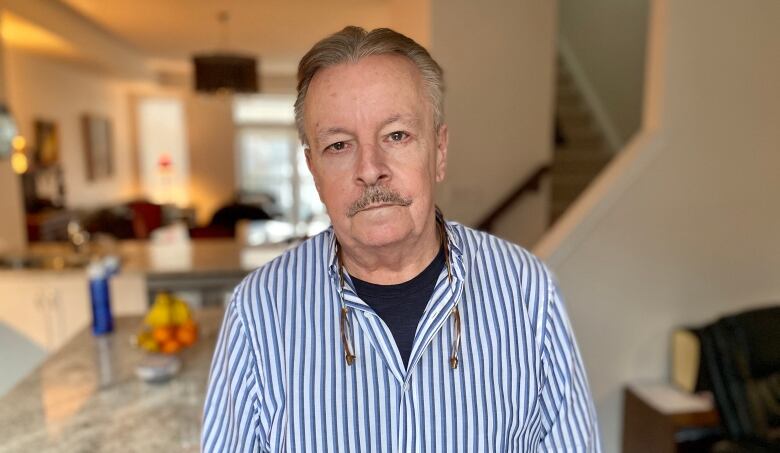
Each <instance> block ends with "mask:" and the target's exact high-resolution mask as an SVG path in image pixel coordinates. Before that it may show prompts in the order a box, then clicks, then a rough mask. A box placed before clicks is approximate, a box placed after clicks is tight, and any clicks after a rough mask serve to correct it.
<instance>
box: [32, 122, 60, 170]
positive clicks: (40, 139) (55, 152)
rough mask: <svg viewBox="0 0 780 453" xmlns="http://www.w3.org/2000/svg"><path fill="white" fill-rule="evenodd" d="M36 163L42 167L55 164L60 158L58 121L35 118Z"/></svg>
mask: <svg viewBox="0 0 780 453" xmlns="http://www.w3.org/2000/svg"><path fill="white" fill-rule="evenodd" d="M34 125H35V147H36V150H35V163H36V164H37V165H40V166H42V167H48V166H50V165H54V164H56V163H57V162H59V160H60V139H59V134H58V133H57V123H55V122H54V121H47V120H41V119H37V120H35V123H34Z"/></svg>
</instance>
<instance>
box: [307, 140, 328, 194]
mask: <svg viewBox="0 0 780 453" xmlns="http://www.w3.org/2000/svg"><path fill="white" fill-rule="evenodd" d="M303 155H304V156H306V166H307V167H309V173H311V177H312V179H314V188H316V189H317V194H318V195H320V178H319V175H318V174H317V171H316V170H315V169H314V163H313V162H312V159H311V148H309V146H308V145H304V148H303ZM320 201H322V195H320ZM323 203H324V202H323Z"/></svg>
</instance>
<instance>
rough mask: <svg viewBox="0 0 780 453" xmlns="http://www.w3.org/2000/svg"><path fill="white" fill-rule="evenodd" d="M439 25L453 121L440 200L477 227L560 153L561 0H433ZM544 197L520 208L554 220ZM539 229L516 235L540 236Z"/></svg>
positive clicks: (436, 35)
mask: <svg viewBox="0 0 780 453" xmlns="http://www.w3.org/2000/svg"><path fill="white" fill-rule="evenodd" d="M431 23H432V29H431V50H432V53H433V56H434V58H436V59H437V61H438V62H439V63H440V64H441V65H442V67H443V68H444V71H445V82H446V85H447V93H446V99H445V111H446V122H447V123H448V124H449V129H450V147H449V158H448V168H447V177H446V180H445V181H444V183H443V184H442V185H441V186H440V188H439V189H440V190H439V191H438V194H437V195H438V203H439V205H440V206H441V208H442V210H443V211H444V213H445V215H447V217H448V218H452V219H455V220H459V221H461V222H463V223H466V224H471V225H473V224H475V223H476V222H479V221H480V220H481V219H482V218H483V216H485V215H486V214H487V213H488V212H490V211H491V210H492V209H493V208H494V207H495V205H497V204H498V202H499V200H500V199H502V198H503V197H504V196H506V195H507V194H509V193H510V192H511V191H512V190H513V189H514V188H515V187H516V186H517V184H518V183H520V182H521V181H522V180H523V179H524V178H525V177H526V176H527V175H529V174H531V173H533V171H534V170H536V168H537V166H538V165H540V164H542V163H544V162H546V161H549V160H550V159H551V158H552V151H551V123H552V115H553V113H552V86H553V80H554V77H553V73H554V72H553V69H554V68H553V66H554V44H555V23H556V9H555V2H550V1H548V0H525V1H516V0H489V1H485V2H473V1H469V0H433V1H432V2H431ZM537 197H538V198H537V199H536V200H535V201H533V200H532V201H531V204H530V206H531V208H530V209H525V211H527V212H525V211H524V208H522V207H518V208H517V209H518V210H520V211H524V212H523V215H524V216H525V217H527V218H528V221H530V222H536V221H538V219H540V218H541V219H546V218H547V203H546V202H545V200H546V196H544V194H543V195H542V196H537ZM519 221H520V222H524V221H525V219H524V218H522V217H521V218H520V219H519ZM537 230H538V229H537V228H528V229H522V228H520V229H518V230H517V233H515V232H513V231H511V230H508V231H507V233H508V234H507V237H508V239H510V240H514V241H516V242H520V243H524V244H533V243H534V242H535V240H536V238H537V237H538V235H539V234H541V231H537ZM522 231H531V232H532V234H531V235H530V236H529V235H527V234H522Z"/></svg>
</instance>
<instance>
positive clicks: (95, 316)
mask: <svg viewBox="0 0 780 453" xmlns="http://www.w3.org/2000/svg"><path fill="white" fill-rule="evenodd" d="M87 275H89V295H90V299H91V300H92V333H94V334H95V335H105V334H107V333H111V332H112V331H113V330H114V317H113V316H111V300H110V295H109V291H108V277H109V276H108V273H107V271H106V268H105V266H104V265H103V264H102V263H100V262H95V263H92V264H90V265H89V268H88V269H87Z"/></svg>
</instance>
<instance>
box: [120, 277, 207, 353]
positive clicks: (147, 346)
mask: <svg viewBox="0 0 780 453" xmlns="http://www.w3.org/2000/svg"><path fill="white" fill-rule="evenodd" d="M197 340H198V324H197V323H196V322H195V320H194V319H193V317H192V310H191V309H190V306H189V305H187V302H185V301H183V300H182V299H180V298H178V297H176V296H174V295H172V294H170V293H168V292H160V293H157V295H156V296H155V298H154V304H152V308H151V309H150V310H149V312H148V313H147V314H146V316H145V317H144V321H143V326H142V327H141V328H140V329H139V331H138V334H137V335H136V337H135V344H136V346H138V347H139V348H141V349H143V350H145V351H147V352H151V353H162V354H176V353H178V352H179V351H181V350H182V349H184V348H187V347H189V346H192V345H193V344H195V342H196V341H197Z"/></svg>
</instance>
